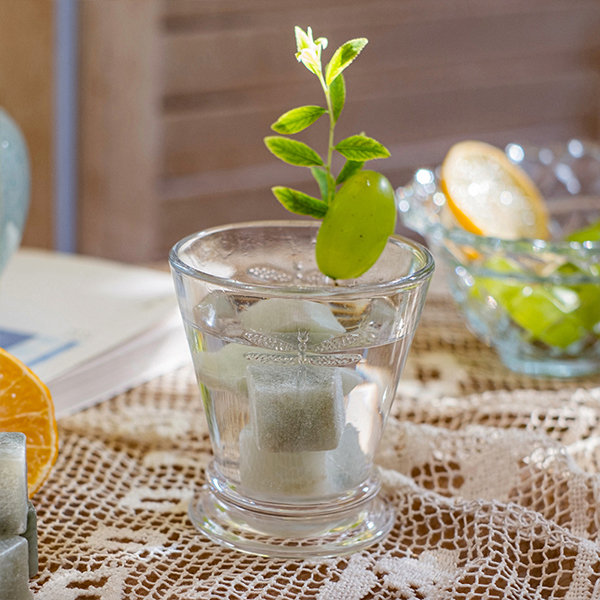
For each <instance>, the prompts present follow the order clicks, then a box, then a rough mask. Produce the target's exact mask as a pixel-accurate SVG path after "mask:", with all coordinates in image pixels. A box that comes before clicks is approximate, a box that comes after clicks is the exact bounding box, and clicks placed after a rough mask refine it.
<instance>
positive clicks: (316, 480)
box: [170, 221, 434, 558]
mask: <svg viewBox="0 0 600 600" xmlns="http://www.w3.org/2000/svg"><path fill="white" fill-rule="evenodd" d="M317 229H318V224H317V223H313V222H309V221H266V222H254V223H238V224H233V225H227V226H223V227H216V228H213V229H208V230H206V231H203V232H200V233H197V234H194V235H192V236H189V237H187V238H185V239H183V240H181V241H180V242H178V243H177V244H176V245H175V246H174V247H173V249H172V250H171V254H170V264H171V269H172V273H173V277H174V281H175V288H176V293H177V297H178V301H179V306H180V309H181V314H182V317H183V322H184V326H185V329H186V333H187V339H188V342H189V345H190V349H191V354H192V359H193V363H194V367H195V371H196V375H197V379H198V384H199V387H200V392H201V395H202V399H203V404H204V410H205V415H206V419H207V421H208V427H209V431H210V436H211V443H212V449H213V454H214V459H213V460H212V462H211V464H210V465H209V467H208V468H207V471H206V480H207V483H206V485H204V487H203V488H202V489H201V490H200V491H199V493H198V494H197V495H196V496H195V497H194V499H193V501H192V503H191V505H190V517H191V520H192V521H193V523H194V524H195V525H196V527H197V528H198V529H200V530H201V531H202V532H204V533H205V534H206V535H207V536H208V537H210V538H211V539H213V540H215V541H217V542H219V543H221V544H224V545H226V546H229V547H232V548H237V549H239V550H242V551H246V552H252V553H256V554H261V555H265V556H280V557H304V558H312V557H324V556H334V555H338V554H342V553H348V552H352V551H354V550H358V549H360V548H363V547H365V546H368V545H370V544H372V543H374V542H376V541H377V540H379V539H381V538H382V537H383V536H385V535H386V534H387V533H388V532H389V530H390V528H391V526H392V524H393V519H394V515H393V512H392V510H391V509H390V507H388V505H387V504H386V502H385V501H384V500H383V499H382V498H381V497H380V496H378V491H379V488H380V483H379V479H378V475H377V469H376V468H375V467H374V465H373V457H374V455H375V452H376V450H377V447H378V445H379V442H380V440H381V434H382V431H383V427H384V424H385V421H386V417H387V415H388V413H389V410H390V406H391V404H392V402H393V399H394V394H395V391H396V385H397V382H398V378H399V377H400V373H401V371H402V368H403V366H404V362H405V360H406V357H407V354H408V350H409V347H410V344H411V341H412V337H413V334H414V331H415V328H416V326H417V323H418V320H419V316H420V313H421V309H422V306H423V303H424V300H425V294H426V289H427V287H428V283H429V280H430V278H431V275H432V273H433V268H434V266H433V259H432V257H431V255H430V254H429V252H428V251H427V250H426V249H425V248H423V247H422V246H421V245H419V244H417V243H416V242H413V241H410V240H408V239H403V238H400V237H393V238H390V240H389V242H388V244H387V247H386V249H385V250H384V252H383V254H382V255H381V257H380V259H379V260H378V262H377V263H376V265H375V266H374V267H373V268H372V269H371V270H370V271H368V272H367V273H366V274H365V275H363V276H362V277H360V278H358V279H355V280H345V281H337V282H335V281H333V280H331V279H328V278H327V277H325V276H324V275H323V274H321V273H320V271H319V270H318V269H317V266H316V263H315V259H314V254H315V252H314V246H315V239H316V233H317Z"/></svg>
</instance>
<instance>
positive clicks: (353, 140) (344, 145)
mask: <svg viewBox="0 0 600 600" xmlns="http://www.w3.org/2000/svg"><path fill="white" fill-rule="evenodd" d="M334 147H335V149H336V150H337V151H338V152H339V153H340V154H341V155H342V156H344V157H345V158H347V159H348V160H362V161H366V160H373V159H375V158H387V157H388V156H389V155H390V152H389V150H388V149H387V148H386V147H385V146H384V145H383V144H380V143H379V142H378V141H377V140H374V139H373V138H370V137H367V136H366V135H351V136H350V137H348V138H346V139H345V140H342V141H341V142H339V143H338V144H336V145H335V146H334Z"/></svg>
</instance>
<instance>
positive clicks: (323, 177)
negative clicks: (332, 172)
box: [310, 167, 329, 201]
mask: <svg viewBox="0 0 600 600" xmlns="http://www.w3.org/2000/svg"><path fill="white" fill-rule="evenodd" d="M310 172H311V173H312V176H313V177H314V178H315V181H316V182H317V183H318V184H319V190H320V191H321V198H322V199H323V200H324V201H327V197H328V195H329V189H328V187H327V173H326V172H325V169H322V168H321V167H311V168H310Z"/></svg>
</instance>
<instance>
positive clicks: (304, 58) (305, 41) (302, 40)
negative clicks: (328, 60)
mask: <svg viewBox="0 0 600 600" xmlns="http://www.w3.org/2000/svg"><path fill="white" fill-rule="evenodd" d="M294 33H295V35H296V48H297V50H298V51H297V52H296V58H297V59H298V62H301V63H302V64H303V65H304V66H305V67H306V68H307V69H308V70H309V71H311V72H312V73H314V74H315V75H317V76H320V75H321V74H322V68H321V50H324V49H325V48H327V38H324V37H320V38H317V39H316V40H313V33H312V28H310V27H308V28H307V30H306V32H304V31H303V30H302V29H301V28H300V27H298V26H296V27H295V28H294Z"/></svg>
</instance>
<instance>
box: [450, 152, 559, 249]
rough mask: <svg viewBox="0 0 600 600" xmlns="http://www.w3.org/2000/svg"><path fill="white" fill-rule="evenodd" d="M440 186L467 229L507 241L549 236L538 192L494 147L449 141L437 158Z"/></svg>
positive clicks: (546, 214) (522, 173)
mask: <svg viewBox="0 0 600 600" xmlns="http://www.w3.org/2000/svg"><path fill="white" fill-rule="evenodd" d="M441 186H442V189H443V191H444V193H445V194H446V197H447V199H448V207H449V208H450V210H451V211H452V213H453V214H454V216H455V217H456V219H457V221H458V222H459V223H460V225H461V226H462V227H464V228H465V229H466V230H467V231H470V232H472V233H476V234H478V235H485V236H491V237H498V238H502V239H507V240H514V239H519V238H538V239H547V238H548V237H549V232H548V212H547V210H546V205H545V203H544V200H543V198H542V195H541V194H540V192H539V191H538V189H537V187H536V185H535V184H534V183H533V181H532V180H531V179H530V178H529V176H528V175H527V174H526V173H525V171H523V170H522V169H521V168H520V167H518V166H517V165H515V164H514V163H512V162H511V161H510V160H509V159H508V157H507V156H506V154H504V152H502V150H500V149H498V148H496V147H495V146H491V145H489V144H486V143H484V142H474V141H464V142H459V143H458V144H455V145H454V146H452V148H450V150H449V151H448V154H447V155H446V158H445V159H444V162H443V163H442V170H441Z"/></svg>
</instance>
